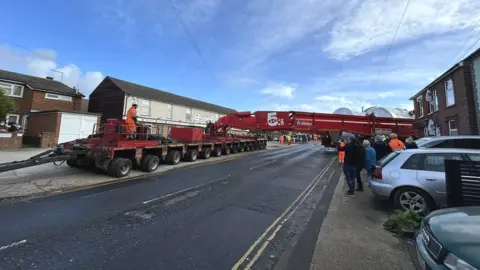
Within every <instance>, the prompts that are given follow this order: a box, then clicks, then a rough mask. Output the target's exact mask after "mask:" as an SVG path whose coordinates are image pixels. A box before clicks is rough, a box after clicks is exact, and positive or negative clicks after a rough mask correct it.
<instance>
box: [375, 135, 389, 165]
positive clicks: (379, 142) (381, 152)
mask: <svg viewBox="0 0 480 270" xmlns="http://www.w3.org/2000/svg"><path fill="white" fill-rule="evenodd" d="M373 149H374V150H375V156H376V158H377V161H379V160H380V159H382V158H383V157H384V156H386V155H387V154H388V152H389V149H388V146H387V144H385V142H384V140H383V138H382V136H380V135H377V136H375V144H374V145H373Z"/></svg>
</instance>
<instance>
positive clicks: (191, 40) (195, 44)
mask: <svg viewBox="0 0 480 270" xmlns="http://www.w3.org/2000/svg"><path fill="white" fill-rule="evenodd" d="M167 1H168V3H169V4H170V7H171V8H172V10H173V12H174V13H175V16H176V17H177V20H178V21H179V22H180V24H181V25H182V28H183V31H184V32H185V34H187V36H188V38H189V39H190V42H191V43H192V46H193V49H194V50H195V52H196V53H197V55H198V57H199V58H200V60H201V61H202V63H203V65H204V66H205V67H206V68H207V70H208V71H209V72H210V73H211V75H212V77H213V79H214V80H215V81H216V82H217V83H218V81H217V79H216V77H215V74H214V73H213V72H212V70H211V69H210V67H209V65H208V64H207V61H205V58H204V57H203V55H202V52H201V51H200V49H199V47H198V45H197V42H196V41H195V39H194V38H193V35H192V34H191V32H190V30H189V29H188V27H187V24H186V23H185V21H184V20H183V19H182V16H181V15H180V13H179V12H178V10H177V8H176V7H175V4H174V3H173V1H172V0H167Z"/></svg>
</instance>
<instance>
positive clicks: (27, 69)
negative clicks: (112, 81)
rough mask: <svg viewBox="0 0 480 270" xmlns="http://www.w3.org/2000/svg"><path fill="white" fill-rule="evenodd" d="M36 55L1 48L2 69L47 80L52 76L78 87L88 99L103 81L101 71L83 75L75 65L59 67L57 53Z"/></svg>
mask: <svg viewBox="0 0 480 270" xmlns="http://www.w3.org/2000/svg"><path fill="white" fill-rule="evenodd" d="M34 51H35V54H32V53H30V52H29V53H27V52H25V51H20V50H16V49H13V48H11V47H9V46H5V45H3V46H0V59H7V61H1V60H0V68H2V69H6V70H11V71H14V72H20V73H26V74H29V75H32V76H37V77H42V78H45V77H47V76H52V77H54V78H55V80H57V81H61V82H63V83H64V84H66V85H68V86H70V87H76V88H78V89H79V91H80V92H82V94H84V95H85V96H86V97H88V95H89V94H90V93H91V92H92V91H93V90H94V89H95V87H97V85H98V84H99V83H100V82H101V81H102V80H103V78H104V75H103V74H102V73H101V72H99V71H88V72H86V73H83V72H82V71H81V70H80V68H79V67H77V66H76V65H74V64H67V65H65V66H58V65H57V63H56V52H55V51H53V50H49V49H37V50H34Z"/></svg>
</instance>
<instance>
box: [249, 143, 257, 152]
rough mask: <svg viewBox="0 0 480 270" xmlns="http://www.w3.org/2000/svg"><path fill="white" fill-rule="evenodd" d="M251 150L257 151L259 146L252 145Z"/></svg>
mask: <svg viewBox="0 0 480 270" xmlns="http://www.w3.org/2000/svg"><path fill="white" fill-rule="evenodd" d="M250 150H252V151H255V150H257V144H256V143H252V145H251V146H250Z"/></svg>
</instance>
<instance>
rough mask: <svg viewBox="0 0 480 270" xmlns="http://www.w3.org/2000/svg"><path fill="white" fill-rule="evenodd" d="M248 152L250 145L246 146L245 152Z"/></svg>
mask: <svg viewBox="0 0 480 270" xmlns="http://www.w3.org/2000/svg"><path fill="white" fill-rule="evenodd" d="M248 151H250V144H246V145H245V152H248Z"/></svg>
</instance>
